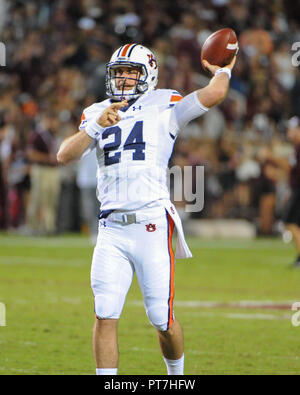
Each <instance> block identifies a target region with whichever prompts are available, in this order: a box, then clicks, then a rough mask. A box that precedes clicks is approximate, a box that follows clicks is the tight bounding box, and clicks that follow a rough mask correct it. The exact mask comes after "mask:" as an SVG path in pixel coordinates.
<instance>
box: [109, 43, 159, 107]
mask: <svg viewBox="0 0 300 395" xmlns="http://www.w3.org/2000/svg"><path fill="white" fill-rule="evenodd" d="M121 67H129V68H130V67H134V68H137V69H139V72H140V73H139V78H138V79H136V84H135V86H134V87H133V88H132V89H131V90H124V89H120V88H119V89H118V87H117V85H116V78H124V85H125V81H126V79H132V78H131V77H116V69H119V68H121ZM134 79H135V78H134ZM157 79H158V69H157V63H156V59H155V57H154V55H153V53H152V52H151V51H150V50H149V49H148V48H146V47H144V46H142V45H138V44H127V45H125V46H123V47H121V48H119V49H117V50H116V51H115V53H114V54H113V55H112V57H111V60H110V62H109V63H108V64H107V66H106V94H107V96H109V97H110V98H112V99H115V100H123V99H126V100H132V99H136V98H138V97H139V96H141V95H142V94H144V93H146V92H149V91H151V90H154V89H155V86H156V84H157Z"/></svg>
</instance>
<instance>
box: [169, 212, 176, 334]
mask: <svg viewBox="0 0 300 395" xmlns="http://www.w3.org/2000/svg"><path fill="white" fill-rule="evenodd" d="M167 216H168V235H169V237H168V250H169V255H170V296H169V301H168V306H169V316H168V329H169V328H170V326H171V325H172V324H173V322H174V319H173V302H174V295H175V290H174V286H175V281H174V279H175V256H174V251H173V248H172V236H173V231H174V221H173V219H172V218H171V217H170V215H169V213H168V214H167Z"/></svg>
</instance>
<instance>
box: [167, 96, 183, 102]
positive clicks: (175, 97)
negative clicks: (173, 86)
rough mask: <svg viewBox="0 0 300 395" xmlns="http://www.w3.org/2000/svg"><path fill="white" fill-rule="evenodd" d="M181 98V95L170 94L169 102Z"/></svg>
mask: <svg viewBox="0 0 300 395" xmlns="http://www.w3.org/2000/svg"><path fill="white" fill-rule="evenodd" d="M181 99H182V96H181V95H172V96H171V99H170V102H171V103H175V102H178V101H180V100H181Z"/></svg>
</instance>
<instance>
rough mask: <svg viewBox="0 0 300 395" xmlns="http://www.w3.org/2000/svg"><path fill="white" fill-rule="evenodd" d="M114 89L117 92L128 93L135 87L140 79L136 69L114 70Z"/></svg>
mask: <svg viewBox="0 0 300 395" xmlns="http://www.w3.org/2000/svg"><path fill="white" fill-rule="evenodd" d="M115 77H116V87H117V89H119V90H124V91H128V90H131V89H133V88H134V87H135V85H136V83H137V80H138V79H139V77H140V71H139V69H138V68H137V67H125V66H124V67H123V66H122V67H118V68H116V69H115Z"/></svg>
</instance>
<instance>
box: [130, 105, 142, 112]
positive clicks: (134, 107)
mask: <svg viewBox="0 0 300 395" xmlns="http://www.w3.org/2000/svg"><path fill="white" fill-rule="evenodd" d="M141 109H142V106H138V107H136V106H133V107H132V111H135V110H141Z"/></svg>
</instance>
